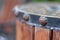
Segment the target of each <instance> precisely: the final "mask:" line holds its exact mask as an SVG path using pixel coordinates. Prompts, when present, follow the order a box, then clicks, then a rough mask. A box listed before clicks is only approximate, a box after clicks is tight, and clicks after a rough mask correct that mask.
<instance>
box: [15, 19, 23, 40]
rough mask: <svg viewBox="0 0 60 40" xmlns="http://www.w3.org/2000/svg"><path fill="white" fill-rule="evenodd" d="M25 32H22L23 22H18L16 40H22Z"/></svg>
mask: <svg viewBox="0 0 60 40" xmlns="http://www.w3.org/2000/svg"><path fill="white" fill-rule="evenodd" d="M22 38H23V31H22V22H20V21H19V20H16V40H22Z"/></svg>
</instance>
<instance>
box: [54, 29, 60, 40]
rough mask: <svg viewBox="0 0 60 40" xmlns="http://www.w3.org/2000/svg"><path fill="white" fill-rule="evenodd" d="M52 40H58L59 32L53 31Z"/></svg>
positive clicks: (59, 39)
mask: <svg viewBox="0 0 60 40" xmlns="http://www.w3.org/2000/svg"><path fill="white" fill-rule="evenodd" d="M53 40H60V30H53Z"/></svg>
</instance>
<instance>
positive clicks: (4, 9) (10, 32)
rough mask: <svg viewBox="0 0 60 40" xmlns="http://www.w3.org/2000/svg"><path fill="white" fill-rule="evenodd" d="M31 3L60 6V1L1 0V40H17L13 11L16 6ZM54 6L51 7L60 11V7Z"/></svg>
mask: <svg viewBox="0 0 60 40" xmlns="http://www.w3.org/2000/svg"><path fill="white" fill-rule="evenodd" d="M30 2H32V3H33V2H43V3H44V2H45V3H48V2H49V3H57V4H56V5H58V6H60V5H59V4H60V3H59V2H60V0H0V29H1V30H0V37H2V38H1V40H6V39H7V40H16V39H15V38H16V36H15V35H16V17H15V15H14V13H13V12H12V9H13V8H14V7H15V6H16V5H22V4H26V3H30ZM42 5H43V4H42ZM53 5H54V6H52V7H51V8H52V9H54V10H58V11H60V7H55V4H53ZM47 8H48V7H47ZM56 8H57V9H56Z"/></svg>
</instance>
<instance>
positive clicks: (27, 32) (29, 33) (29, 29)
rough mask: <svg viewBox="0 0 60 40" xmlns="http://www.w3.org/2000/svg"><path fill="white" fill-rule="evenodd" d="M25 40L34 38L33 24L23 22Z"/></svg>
mask: <svg viewBox="0 0 60 40" xmlns="http://www.w3.org/2000/svg"><path fill="white" fill-rule="evenodd" d="M23 40H33V26H32V25H29V24H26V23H23Z"/></svg>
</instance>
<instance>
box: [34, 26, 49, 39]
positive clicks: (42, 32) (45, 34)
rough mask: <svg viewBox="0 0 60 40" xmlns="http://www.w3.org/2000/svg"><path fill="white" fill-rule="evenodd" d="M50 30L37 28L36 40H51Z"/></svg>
mask: <svg viewBox="0 0 60 40" xmlns="http://www.w3.org/2000/svg"><path fill="white" fill-rule="evenodd" d="M49 36H50V30H48V29H44V28H39V27H35V40H49Z"/></svg>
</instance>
